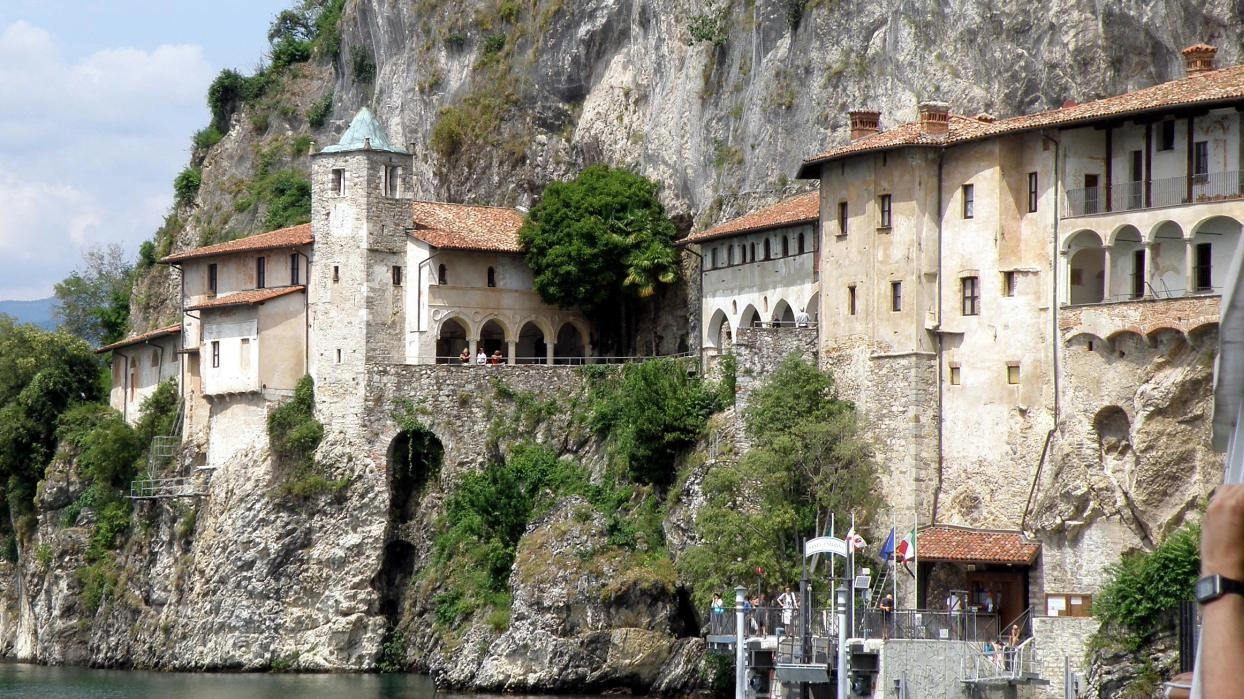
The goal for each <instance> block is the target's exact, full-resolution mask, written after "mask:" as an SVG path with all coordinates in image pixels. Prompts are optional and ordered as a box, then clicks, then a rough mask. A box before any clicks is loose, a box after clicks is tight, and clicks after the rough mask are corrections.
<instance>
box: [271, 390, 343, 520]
mask: <svg viewBox="0 0 1244 699" xmlns="http://www.w3.org/2000/svg"><path fill="white" fill-rule="evenodd" d="M323 439H324V426H323V425H322V424H320V422H319V421H318V420H316V419H315V382H314V381H313V380H312V379H311V377H310V376H304V377H302V378H301V379H299V380H298V384H297V385H296V386H295V387H294V397H293V398H291V399H290V400H287V401H285V402H284V403H281V404H280V405H278V406H277V407H276V408H274V409H273V410H272V412H270V413H268V440H269V443H270V445H271V448H272V456H273V459H274V460H275V461H276V465H277V466H278V467H279V469H280V471H282V472H283V473H282V476H281V482H280V484H279V485H278V487H277V494H279V495H291V496H293V497H296V498H306V497H312V496H315V495H324V494H331V493H336V492H339V491H341V490H342V489H343V488H345V487H346V486H348V485H349V479H345V478H342V479H336V480H334V479H330V478H328V476H326V475H325V474H324V473H323V469H322V467H321V466H320V465H319V464H317V463H316V461H315V450H316V448H317V447H319V446H320V441H321V440H323Z"/></svg>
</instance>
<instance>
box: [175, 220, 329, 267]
mask: <svg viewBox="0 0 1244 699" xmlns="http://www.w3.org/2000/svg"><path fill="white" fill-rule="evenodd" d="M314 240H315V238H314V236H313V235H312V233H311V224H309V223H300V224H298V225H296V226H286V227H285V228H278V229H276V230H274V231H268V232H266V233H256V234H254V235H248V236H246V237H243V238H236V239H234V240H228V241H225V242H223V243H216V244H214V245H205V246H202V247H197V248H191V249H190V250H185V251H183V252H179V253H176V254H173V255H167V256H165V257H162V258H160V262H163V263H165V264H169V263H174V262H182V261H184V260H195V259H202V258H204V257H216V256H218V255H231V254H235V253H241V252H254V251H256V250H273V249H277V248H293V247H300V246H303V245H310V244H311V243H312V242H314Z"/></svg>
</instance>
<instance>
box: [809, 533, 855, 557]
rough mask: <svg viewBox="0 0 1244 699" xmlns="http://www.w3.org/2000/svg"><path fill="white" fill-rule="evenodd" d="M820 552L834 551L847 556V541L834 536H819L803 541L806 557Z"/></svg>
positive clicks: (838, 554) (835, 553) (837, 554)
mask: <svg viewBox="0 0 1244 699" xmlns="http://www.w3.org/2000/svg"><path fill="white" fill-rule="evenodd" d="M818 553H832V554H834V555H835V556H842V557H843V558H846V556H847V542H845V541H843V540H842V539H835V538H834V537H832V536H818V537H816V538H815V539H808V540H807V541H805V542H803V555H804V558H807V557H808V556H815V555H816V554H818Z"/></svg>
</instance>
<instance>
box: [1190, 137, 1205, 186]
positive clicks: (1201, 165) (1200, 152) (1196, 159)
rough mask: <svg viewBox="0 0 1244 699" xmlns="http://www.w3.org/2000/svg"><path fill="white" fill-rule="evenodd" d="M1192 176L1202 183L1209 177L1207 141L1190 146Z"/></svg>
mask: <svg viewBox="0 0 1244 699" xmlns="http://www.w3.org/2000/svg"><path fill="white" fill-rule="evenodd" d="M1192 174H1193V175H1194V176H1195V177H1196V178H1197V180H1198V181H1200V182H1204V181H1205V180H1206V179H1208V176H1209V141H1197V142H1196V143H1194V144H1192Z"/></svg>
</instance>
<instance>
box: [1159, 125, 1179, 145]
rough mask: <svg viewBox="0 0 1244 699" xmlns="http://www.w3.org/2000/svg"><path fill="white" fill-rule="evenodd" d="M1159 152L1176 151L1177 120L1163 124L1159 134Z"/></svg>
mask: <svg viewBox="0 0 1244 699" xmlns="http://www.w3.org/2000/svg"><path fill="white" fill-rule="evenodd" d="M1158 150H1175V120H1174V119H1167V120H1166V121H1164V122H1162V126H1161V128H1160V129H1159V133H1158Z"/></svg>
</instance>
